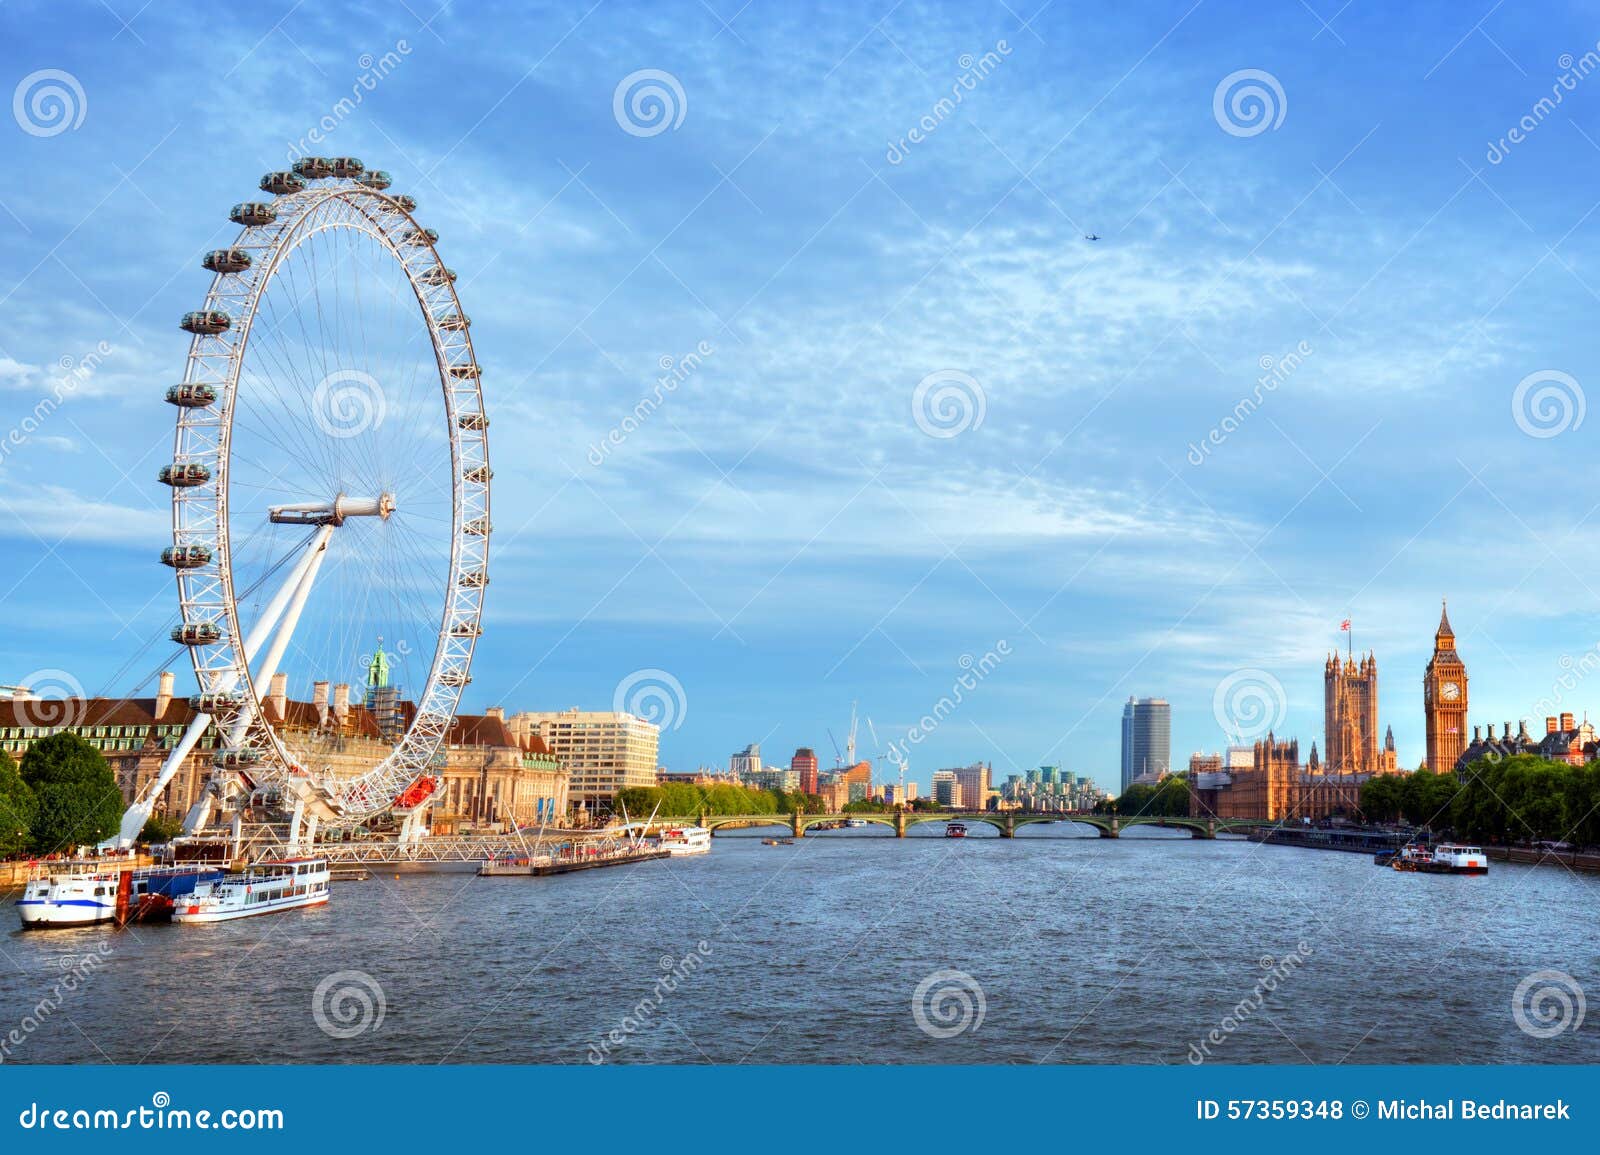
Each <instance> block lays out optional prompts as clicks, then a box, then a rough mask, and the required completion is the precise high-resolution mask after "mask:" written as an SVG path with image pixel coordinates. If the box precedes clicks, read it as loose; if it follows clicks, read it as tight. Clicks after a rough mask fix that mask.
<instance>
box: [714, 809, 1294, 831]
mask: <svg viewBox="0 0 1600 1155" xmlns="http://www.w3.org/2000/svg"><path fill="white" fill-rule="evenodd" d="M851 820H858V821H864V822H869V823H873V824H875V825H878V826H887V827H890V828H891V829H893V830H894V833H895V837H896V838H904V837H905V836H906V830H907V829H908V828H909V827H912V826H917V825H920V824H922V823H925V822H959V823H961V824H963V825H973V824H976V823H979V822H983V823H987V824H988V825H990V826H993V827H994V828H995V829H996V830H998V831H999V832H1000V837H1001V838H1014V837H1015V836H1016V833H1017V828H1018V827H1021V826H1029V825H1032V824H1034V823H1038V822H1079V823H1082V824H1083V825H1085V826H1092V827H1094V828H1095V830H1096V831H1098V832H1099V835H1100V837H1101V838H1116V837H1118V836H1119V835H1120V834H1121V833H1122V831H1124V830H1126V829H1128V828H1129V827H1130V826H1164V827H1166V828H1167V829H1169V830H1187V831H1188V832H1189V834H1190V835H1191V836H1193V837H1195V838H1215V837H1216V836H1217V835H1218V834H1221V833H1243V832H1244V831H1246V830H1248V829H1250V828H1252V827H1256V826H1261V825H1263V823H1261V822H1260V821H1258V820H1255V819H1246V818H1215V817H1203V818H1184V817H1174V816H1162V815H1143V814H1077V813H1073V814H1049V813H1045V814H1034V813H1026V812H1024V813H1018V812H1017V811H1012V810H1007V811H1000V812H996V811H982V812H973V813H965V814H958V813H953V812H949V811H943V810H909V811H908V810H897V811H893V812H891V813H887V814H882V813H867V812H861V813H848V814H801V813H800V812H798V811H796V812H794V813H792V814H704V813H703V814H701V815H700V816H699V818H698V822H699V824H700V825H701V826H703V827H705V828H706V829H707V830H710V831H712V832H713V833H715V832H716V831H717V830H719V829H729V828H734V827H741V826H788V827H789V830H790V831H791V833H792V834H793V836H794V837H795V838H803V837H805V833H806V831H807V830H809V829H810V828H812V827H814V826H822V827H824V828H825V829H829V830H834V829H838V828H839V827H840V826H842V825H843V824H844V823H845V822H847V821H851Z"/></svg>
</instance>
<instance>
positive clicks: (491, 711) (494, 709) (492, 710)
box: [484, 706, 506, 722]
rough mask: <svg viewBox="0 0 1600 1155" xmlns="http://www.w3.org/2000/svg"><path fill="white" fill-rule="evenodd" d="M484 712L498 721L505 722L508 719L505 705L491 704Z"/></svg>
mask: <svg viewBox="0 0 1600 1155" xmlns="http://www.w3.org/2000/svg"><path fill="white" fill-rule="evenodd" d="M484 713H485V714H487V715H488V716H489V717H491V718H493V719H494V720H495V721H496V722H504V721H505V720H506V708H505V707H504V706H490V707H489V708H488V709H487V710H485V711H484Z"/></svg>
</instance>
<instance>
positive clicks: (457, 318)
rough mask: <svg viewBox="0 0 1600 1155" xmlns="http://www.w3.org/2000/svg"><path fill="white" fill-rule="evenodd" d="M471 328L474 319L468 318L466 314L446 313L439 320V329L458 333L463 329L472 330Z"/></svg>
mask: <svg viewBox="0 0 1600 1155" xmlns="http://www.w3.org/2000/svg"><path fill="white" fill-rule="evenodd" d="M471 327H472V318H471V317H469V316H467V315H466V314H465V313H446V314H445V315H444V316H442V317H440V318H439V328H441V329H445V330H448V331H451V332H456V331H459V330H461V329H470V328H471Z"/></svg>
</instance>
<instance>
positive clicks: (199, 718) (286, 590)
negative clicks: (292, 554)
mask: <svg viewBox="0 0 1600 1155" xmlns="http://www.w3.org/2000/svg"><path fill="white" fill-rule="evenodd" d="M328 532H329V530H328V529H327V528H325V529H324V530H323V532H322V533H320V534H318V535H317V537H316V539H314V541H313V544H312V546H311V547H310V548H308V549H307V550H306V552H305V555H304V556H303V557H301V558H300V560H299V561H297V562H296V563H295V567H294V569H293V570H292V571H290V574H289V577H288V579H287V580H286V581H285V582H284V583H283V585H282V587H280V588H279V590H278V592H277V593H275V594H274V595H273V596H272V600H271V601H270V602H268V603H267V606H266V609H264V610H263V611H262V613H261V619H260V620H259V621H257V622H256V624H255V626H254V627H252V629H251V630H250V634H249V636H248V637H247V638H245V642H244V658H245V661H246V662H250V661H254V660H255V656H256V654H257V653H258V652H259V651H260V650H261V647H262V645H263V643H265V642H266V640H267V635H268V634H269V633H271V632H272V627H273V626H275V625H277V623H278V619H279V618H281V617H282V616H283V611H284V607H285V606H287V605H288V604H289V599H290V597H292V596H293V595H294V592H295V590H297V589H299V588H300V584H301V582H303V581H304V580H305V576H306V571H307V570H308V569H309V568H311V566H312V564H313V563H314V562H315V561H316V560H317V556H318V554H319V552H320V550H319V548H318V543H319V542H320V543H321V544H323V545H325V544H326V543H327V533H328ZM237 680H238V679H237V678H236V677H235V676H234V675H233V674H232V673H229V674H225V675H223V676H222V677H221V678H219V679H218V681H217V685H216V690H217V692H219V693H226V692H227V691H228V690H231V689H233V686H234V683H235V682H236V681H237ZM210 725H211V715H210V714H196V715H195V716H194V718H193V719H192V720H191V721H190V722H189V726H188V728H187V729H186V730H184V732H183V737H182V738H180V739H179V740H178V744H177V745H176V746H174V747H173V748H172V752H171V753H170V754H168V755H167V759H166V761H165V762H163V763H162V764H161V770H160V772H159V773H158V774H157V775H156V776H155V777H154V778H152V779H151V780H150V782H149V784H148V785H146V786H145V788H144V789H143V790H142V791H140V792H139V796H138V797H137V798H136V799H135V800H134V802H133V804H132V805H131V806H129V807H128V809H127V811H126V812H125V813H124V814H123V816H122V826H121V828H120V829H119V830H118V832H117V836H116V838H114V839H108V840H107V841H106V842H105V843H103V844H102V845H103V846H106V847H112V846H115V847H118V848H123V847H128V846H131V845H133V842H134V839H136V838H138V837H139V832H140V831H141V830H143V829H144V824H145V823H146V822H148V821H149V820H150V815H151V814H152V813H153V812H154V811H155V804H156V799H157V798H159V797H160V796H161V792H162V791H163V790H165V789H166V788H167V784H168V783H169V782H171V781H172V779H173V777H174V776H176V774H177V773H178V771H179V770H180V769H182V767H183V764H184V763H185V762H186V761H187V760H188V758H189V755H190V754H191V753H193V752H194V748H195V746H196V745H197V744H198V743H199V741H200V739H201V738H202V737H204V736H205V732H206V728H207V727H208V726H210ZM202 801H203V802H204V807H203V808H202V804H201V803H199V802H197V803H195V805H194V806H192V807H190V809H189V813H188V815H187V816H185V818H184V821H183V830H184V833H185V834H193V833H194V832H195V830H197V829H198V828H199V826H200V825H204V823H205V820H206V818H207V817H208V816H209V814H210V809H211V807H210V802H209V799H205V800H202ZM197 823H198V825H197Z"/></svg>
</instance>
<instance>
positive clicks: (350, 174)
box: [328, 156, 367, 180]
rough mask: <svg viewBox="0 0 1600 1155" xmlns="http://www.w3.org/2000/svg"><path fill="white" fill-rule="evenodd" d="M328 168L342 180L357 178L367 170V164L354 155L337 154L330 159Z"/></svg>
mask: <svg viewBox="0 0 1600 1155" xmlns="http://www.w3.org/2000/svg"><path fill="white" fill-rule="evenodd" d="M328 170H329V171H330V172H331V173H332V174H333V175H334V176H336V177H338V178H340V179H341V180H355V179H356V178H358V177H360V176H361V174H362V173H364V172H366V171H367V166H366V165H364V164H362V163H361V162H360V161H359V160H357V159H356V158H355V157H353V156H336V157H333V158H332V159H331V160H329V161H328Z"/></svg>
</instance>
